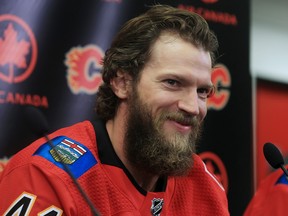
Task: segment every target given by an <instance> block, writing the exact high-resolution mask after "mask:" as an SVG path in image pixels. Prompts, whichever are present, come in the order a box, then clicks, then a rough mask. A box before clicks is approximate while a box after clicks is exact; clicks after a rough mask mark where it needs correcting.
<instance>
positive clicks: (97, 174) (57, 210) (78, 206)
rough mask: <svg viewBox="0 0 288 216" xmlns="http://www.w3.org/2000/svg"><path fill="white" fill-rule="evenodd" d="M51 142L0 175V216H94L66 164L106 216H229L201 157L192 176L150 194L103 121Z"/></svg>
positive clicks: (36, 145) (66, 131) (30, 149)
mask: <svg viewBox="0 0 288 216" xmlns="http://www.w3.org/2000/svg"><path fill="white" fill-rule="evenodd" d="M49 137H50V139H51V140H52V143H53V148H51V147H50V146H49V142H47V141H46V140H45V139H44V138H40V139H38V140H36V141H35V142H33V143H32V144H31V145H29V146H27V147H26V148H24V149H23V150H21V151H20V152H19V153H18V154H16V155H15V156H13V157H12V158H11V159H10V161H9V163H8V164H7V166H6V167H5V169H4V171H3V172H2V173H1V176H0V178H1V182H0V194H1V196H0V215H7V216H8V215H53V216H56V215H71V216H72V215H73V216H75V215H85V216H88V215H92V213H91V210H90V208H89V205H88V204H87V202H86V201H85V199H84V198H83V196H82V195H81V193H80V192H79V190H78V189H77V187H76V186H75V183H74V182H73V180H72V178H71V177H70V176H69V175H68V173H67V171H66V169H65V166H63V164H62V163H63V162H64V163H65V164H66V166H68V167H69V170H70V173H71V174H72V175H73V176H74V177H75V178H76V179H77V181H78V183H79V184H80V185H81V187H82V188H83V190H84V191H85V193H86V194H87V195H88V197H89V199H90V200H91V201H92V203H93V205H94V207H95V208H96V209H97V210H98V211H99V212H100V213H101V215H105V216H107V215H119V216H129V215H131V216H132V215H133V216H137V215H139V216H140V215H145V216H149V215H158V216H160V215H161V216H164V215H177V216H178V215H199V216H210V215H211V216H226V215H229V212H228V203H227V197H226V193H225V191H224V189H223V187H222V186H221V185H220V184H219V183H218V182H217V180H216V179H215V178H214V177H213V175H211V174H210V173H209V172H208V170H207V169H206V167H205V164H204V163H203V162H202V160H201V159H200V158H199V157H198V156H197V155H194V156H193V157H194V160H195V162H194V166H193V168H192V170H191V171H190V172H189V174H188V175H187V176H185V177H168V178H167V179H162V181H159V185H158V190H157V191H156V192H147V191H145V190H143V189H142V188H141V187H140V186H139V185H138V184H137V183H136V181H135V180H134V179H133V177H132V176H131V174H130V173H129V171H128V170H127V169H126V168H125V167H124V165H123V164H122V162H121V161H120V159H119V158H118V157H117V155H116V153H115V152H114V150H113V147H112V144H111V142H110V139H109V136H108V133H107V131H106V128H105V124H104V123H103V122H101V121H95V122H90V121H84V122H80V123H77V124H75V125H73V126H70V127H67V128H62V129H59V130H57V131H56V132H54V133H52V134H51V135H49ZM56 152H57V153H56ZM59 157H61V158H62V159H63V161H62V163H61V161H60V160H59Z"/></svg>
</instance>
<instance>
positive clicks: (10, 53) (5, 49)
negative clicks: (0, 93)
mask: <svg viewBox="0 0 288 216" xmlns="http://www.w3.org/2000/svg"><path fill="white" fill-rule="evenodd" d="M17 35H18V34H17V32H16V31H15V29H14V27H13V25H12V24H11V23H9V24H8V26H7V28H6V29H5V31H4V36H3V39H2V38H1V37H0V65H1V66H4V65H8V68H9V71H8V77H6V80H7V81H8V82H10V83H12V82H13V78H14V66H16V67H18V68H26V67H27V63H26V59H25V56H26V55H27V54H28V53H29V48H30V43H29V42H27V41H25V40H20V41H18V40H17Z"/></svg>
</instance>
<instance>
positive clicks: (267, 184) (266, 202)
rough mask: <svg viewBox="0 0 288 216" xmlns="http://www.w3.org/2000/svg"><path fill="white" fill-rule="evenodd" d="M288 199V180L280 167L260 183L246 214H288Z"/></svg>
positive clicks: (255, 215)
mask: <svg viewBox="0 0 288 216" xmlns="http://www.w3.org/2000/svg"><path fill="white" fill-rule="evenodd" d="M287 200H288V180H287V177H286V175H285V174H284V173H283V171H282V170H281V169H278V170H276V171H275V172H272V173H271V174H269V175H268V176H267V177H266V178H265V179H264V180H263V181H262V182H261V183H260V186H259V188H258V190H257V191H256V193H255V195H254V196H253V198H252V200H251V201H250V203H249V204H248V206H247V209H246V210H245V213H244V216H271V215H273V216H283V215H287V203H288V202H287Z"/></svg>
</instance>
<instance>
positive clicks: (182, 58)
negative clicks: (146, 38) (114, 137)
mask: <svg viewBox="0 0 288 216" xmlns="http://www.w3.org/2000/svg"><path fill="white" fill-rule="evenodd" d="M211 86H212V83H211V59H210V55H209V53H208V52H205V51H203V50H201V49H197V48H196V47H195V46H193V45H192V44H190V43H188V42H185V41H184V40H182V39H180V38H179V37H175V36H171V35H168V34H166V35H162V36H161V37H160V38H159V39H158V40H157V41H156V43H155V44H154V46H153V49H152V56H151V59H150V61H149V62H147V64H146V66H145V67H144V69H143V71H142V72H141V77H140V80H139V83H137V85H136V86H135V87H134V91H133V92H132V95H131V96H130V98H129V100H128V103H129V117H128V120H127V131H126V135H125V140H124V141H125V143H126V153H127V157H128V160H130V162H132V163H134V164H135V165H136V166H137V167H139V168H140V169H144V170H145V171H148V172H150V173H155V174H160V175H182V174H184V173H186V172H187V171H188V170H189V168H190V167H191V166H192V163H193V160H192V153H193V152H195V143H196V141H197V139H198V138H199V135H200V132H201V125H202V124H201V123H202V121H203V119H204V117H205V116H206V113H207V107H206V100H207V93H208V92H209V91H210V89H211Z"/></svg>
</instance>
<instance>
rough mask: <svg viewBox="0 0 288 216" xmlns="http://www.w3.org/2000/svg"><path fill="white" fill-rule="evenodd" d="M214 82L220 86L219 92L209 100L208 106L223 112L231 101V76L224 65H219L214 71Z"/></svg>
mask: <svg viewBox="0 0 288 216" xmlns="http://www.w3.org/2000/svg"><path fill="white" fill-rule="evenodd" d="M212 82H213V83H214V85H215V86H219V89H218V91H216V93H215V94H214V95H213V96H212V97H211V98H209V100H208V103H207V106H208V107H209V108H210V109H215V110H222V109H223V108H224V107H225V106H226V105H227V103H228V101H229V99H230V94H231V93H230V86H231V76H230V72H229V70H228V68H227V67H226V66H225V65H223V64H218V65H216V66H215V68H214V70H213V71H212Z"/></svg>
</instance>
